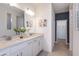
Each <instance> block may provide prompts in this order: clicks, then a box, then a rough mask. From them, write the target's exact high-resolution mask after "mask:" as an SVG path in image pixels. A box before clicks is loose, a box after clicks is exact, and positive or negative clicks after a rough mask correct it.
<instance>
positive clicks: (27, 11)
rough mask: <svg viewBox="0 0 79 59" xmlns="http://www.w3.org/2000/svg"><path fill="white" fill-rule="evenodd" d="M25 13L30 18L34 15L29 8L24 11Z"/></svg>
mask: <svg viewBox="0 0 79 59" xmlns="http://www.w3.org/2000/svg"><path fill="white" fill-rule="evenodd" d="M25 13H27V14H28V15H30V16H34V15H35V14H34V12H33V11H32V10H31V9H29V8H27V9H25Z"/></svg>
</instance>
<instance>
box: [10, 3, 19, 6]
mask: <svg viewBox="0 0 79 59" xmlns="http://www.w3.org/2000/svg"><path fill="white" fill-rule="evenodd" d="M9 5H10V6H17V4H16V3H9Z"/></svg>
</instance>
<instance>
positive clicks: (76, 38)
mask: <svg viewBox="0 0 79 59" xmlns="http://www.w3.org/2000/svg"><path fill="white" fill-rule="evenodd" d="M77 11H78V12H79V4H76V3H75V4H73V5H72V9H71V14H70V16H71V17H72V18H71V17H70V46H71V47H70V49H71V50H72V52H73V55H74V56H79V31H78V29H77V26H76V25H77V13H78V12H77Z"/></svg>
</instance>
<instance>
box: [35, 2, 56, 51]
mask: <svg viewBox="0 0 79 59" xmlns="http://www.w3.org/2000/svg"><path fill="white" fill-rule="evenodd" d="M52 7H53V6H52V4H49V3H46V4H41V5H39V6H38V7H37V9H36V24H37V25H36V32H38V33H44V38H45V39H44V50H45V51H48V52H51V51H52V49H53V46H54V40H55V17H54V11H53V8H52ZM41 19H47V27H44V28H42V27H40V26H39V21H40V20H41Z"/></svg>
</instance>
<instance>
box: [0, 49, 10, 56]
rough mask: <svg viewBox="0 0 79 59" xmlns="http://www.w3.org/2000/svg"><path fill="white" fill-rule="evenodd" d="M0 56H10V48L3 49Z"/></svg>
mask: <svg viewBox="0 0 79 59" xmlns="http://www.w3.org/2000/svg"><path fill="white" fill-rule="evenodd" d="M0 56H9V49H5V50H3V51H0Z"/></svg>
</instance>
